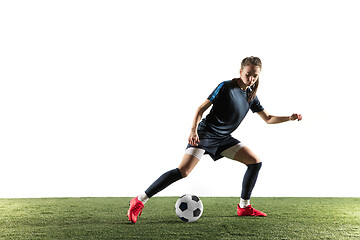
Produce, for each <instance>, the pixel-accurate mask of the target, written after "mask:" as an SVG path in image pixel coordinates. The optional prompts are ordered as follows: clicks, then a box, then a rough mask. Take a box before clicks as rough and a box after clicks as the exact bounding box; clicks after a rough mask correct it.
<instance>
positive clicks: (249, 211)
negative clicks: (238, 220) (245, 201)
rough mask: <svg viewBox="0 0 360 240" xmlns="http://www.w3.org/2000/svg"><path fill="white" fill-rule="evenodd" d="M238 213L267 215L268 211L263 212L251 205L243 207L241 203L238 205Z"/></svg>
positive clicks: (258, 215)
mask: <svg viewBox="0 0 360 240" xmlns="http://www.w3.org/2000/svg"><path fill="white" fill-rule="evenodd" d="M237 214H238V215H239V216H252V217H266V216H267V215H266V213H263V212H261V211H259V210H256V209H255V208H253V207H251V205H249V206H247V207H246V208H241V207H240V205H239V204H238V205H237Z"/></svg>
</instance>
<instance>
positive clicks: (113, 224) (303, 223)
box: [0, 197, 360, 239]
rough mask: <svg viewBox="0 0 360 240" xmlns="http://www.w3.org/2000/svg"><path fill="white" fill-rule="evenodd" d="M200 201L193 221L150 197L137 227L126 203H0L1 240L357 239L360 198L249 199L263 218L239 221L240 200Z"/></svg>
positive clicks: (170, 201) (167, 201) (169, 201)
mask: <svg viewBox="0 0 360 240" xmlns="http://www.w3.org/2000/svg"><path fill="white" fill-rule="evenodd" d="M201 199H202V201H203V203H204V213H203V215H202V216H201V218H200V219H199V220H198V221H197V222H194V223H184V222H182V221H181V220H180V219H179V218H178V217H177V216H176V215H175V210H174V205H175V202H176V200H177V198H176V197H154V198H152V199H151V200H150V201H149V202H148V203H147V204H146V207H145V209H144V210H143V214H142V216H141V217H140V218H139V220H138V222H137V223H136V224H130V223H129V222H128V219H127V217H126V213H127V210H128V202H129V200H130V198H48V199H47V198H45V199H0V239H360V198H252V204H253V206H254V207H255V208H258V209H259V210H262V211H264V212H266V213H267V214H268V217H266V218H259V217H257V218H254V217H237V215H236V203H237V201H238V198H209V197H202V198H201Z"/></svg>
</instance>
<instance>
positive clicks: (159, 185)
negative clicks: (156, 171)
mask: <svg viewBox="0 0 360 240" xmlns="http://www.w3.org/2000/svg"><path fill="white" fill-rule="evenodd" d="M181 178H183V176H182V175H181V172H180V170H179V168H175V169H173V170H170V171H168V172H166V173H164V174H163V175H161V176H160V177H159V178H158V179H157V180H156V181H155V182H154V183H153V184H151V185H150V187H149V188H148V189H146V191H145V193H146V195H147V196H148V197H149V198H151V197H152V196H154V195H155V194H157V193H158V192H160V191H161V190H163V189H164V188H166V187H168V186H169V185H170V184H172V183H174V182H176V181H177V180H179V179H181Z"/></svg>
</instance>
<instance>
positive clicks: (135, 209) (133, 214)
mask: <svg viewBox="0 0 360 240" xmlns="http://www.w3.org/2000/svg"><path fill="white" fill-rule="evenodd" d="M129 205H130V207H129V210H128V213H127V216H128V218H129V221H130V222H132V223H136V221H137V218H138V217H139V216H140V215H141V213H142V210H143V209H144V204H143V203H142V202H141V201H140V200H138V198H137V197H135V198H133V199H131V200H130V204H129Z"/></svg>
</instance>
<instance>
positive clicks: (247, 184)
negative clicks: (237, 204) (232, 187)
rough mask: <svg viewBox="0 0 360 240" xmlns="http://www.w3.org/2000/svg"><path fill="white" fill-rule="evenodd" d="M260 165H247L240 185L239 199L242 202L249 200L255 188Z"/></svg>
mask: <svg viewBox="0 0 360 240" xmlns="http://www.w3.org/2000/svg"><path fill="white" fill-rule="evenodd" d="M261 165H262V163H261V162H260V163H255V164H249V165H247V166H248V169H247V170H246V172H245V175H244V180H243V183H242V191H241V198H242V199H244V200H248V199H250V196H251V192H252V190H253V188H254V186H255V183H256V179H257V177H258V174H259V171H260V168H261Z"/></svg>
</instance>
